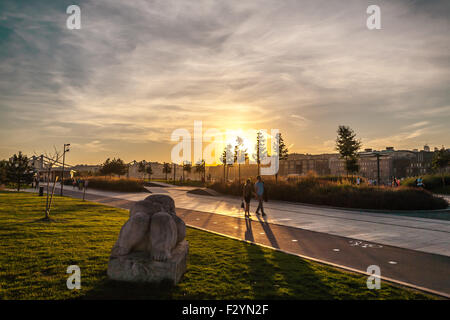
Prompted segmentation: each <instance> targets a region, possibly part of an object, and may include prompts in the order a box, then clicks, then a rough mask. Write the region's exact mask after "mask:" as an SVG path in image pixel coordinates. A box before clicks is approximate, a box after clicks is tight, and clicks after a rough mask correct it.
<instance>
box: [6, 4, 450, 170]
mask: <svg viewBox="0 0 450 320" xmlns="http://www.w3.org/2000/svg"><path fill="white" fill-rule="evenodd" d="M71 4H76V5H78V6H79V7H80V8H81V29H79V30H70V29H68V28H67V26H66V20H67V18H68V17H69V14H67V13H66V9H67V7H68V6H69V5H71ZM370 4H377V5H378V6H379V7H380V9H381V29H380V30H369V29H368V28H367V26H366V20H367V18H368V17H369V14H367V13H366V9H367V7H368V5H370ZM449 34H450V1H447V0H442V1H433V0H427V1H413V0H409V1H407V0H398V1H395V0H389V1H381V0H380V1H378V0H376V1H365V0H360V1H354V0H347V1H345V2H344V1H341V0H328V1H322V0H227V1H224V0H221V1H215V0H196V1H187V0H183V1H172V0H154V1H151V0H149V1H141V0H135V1H121V0H95V1H65V0H62V1H44V0H41V1H9V0H6V1H5V0H2V1H1V2H0V74H1V77H0V159H2V158H8V157H10V156H11V155H12V154H14V153H16V152H18V151H19V150H21V151H23V152H24V153H26V154H27V155H28V156H31V155H33V154H37V155H39V154H41V153H43V152H47V153H50V152H52V150H53V149H54V147H56V148H57V149H59V150H62V145H63V144H64V143H70V144H71V150H70V152H69V154H68V155H67V158H66V159H67V162H68V163H70V164H81V163H83V164H97V163H101V162H103V161H104V160H105V159H106V158H107V157H111V158H113V157H120V158H122V159H124V160H125V161H132V160H137V161H139V160H143V159H145V160H147V161H150V160H151V161H170V156H171V150H172V148H173V146H174V144H175V142H173V141H171V135H172V132H173V131H174V130H176V129H180V128H184V129H187V130H189V131H190V132H191V133H192V134H193V129H194V121H202V123H203V130H208V129H214V128H216V129H218V130H219V131H220V132H225V131H226V130H240V129H243V130H247V129H255V130H257V129H266V130H270V129H273V128H276V129H279V130H280V132H281V133H282V136H283V137H284V140H285V142H286V144H287V145H288V147H289V151H290V152H298V153H312V154H317V153H328V152H335V149H334V147H335V139H336V130H337V127H338V126H339V125H348V126H350V127H351V128H352V129H353V130H354V131H355V132H356V133H357V136H358V137H359V138H360V139H361V140H362V143H363V147H364V148H374V149H384V148H385V147H386V146H394V147H395V148H396V149H414V148H418V149H421V148H422V147H423V145H424V144H429V145H430V146H431V147H432V148H433V147H435V146H437V147H441V146H442V145H445V146H447V147H449V146H450V129H449V128H450V126H449V123H450V36H449Z"/></svg>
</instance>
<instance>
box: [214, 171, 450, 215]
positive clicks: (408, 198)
mask: <svg viewBox="0 0 450 320" xmlns="http://www.w3.org/2000/svg"><path fill="white" fill-rule="evenodd" d="M265 186H266V187H267V190H268V197H269V201H270V199H273V200H284V201H292V202H302V203H309V204H318V205H328V206H336V207H344V208H360V209H379V210H433V209H445V208H447V207H448V204H447V202H446V201H445V200H444V199H441V198H439V197H436V196H433V194H431V193H430V192H428V191H426V190H420V189H417V188H408V187H400V188H389V187H374V186H367V185H361V186H356V185H353V184H350V183H345V182H344V183H339V182H333V181H329V180H321V179H320V178H303V179H299V180H298V181H292V182H287V181H279V182H278V183H275V182H274V181H270V180H269V181H266V182H265ZM209 187H210V188H211V189H214V190H216V191H218V192H220V193H224V194H230V195H236V196H241V195H242V191H241V190H242V185H240V184H238V183H227V184H224V183H214V184H211V185H210V186H209Z"/></svg>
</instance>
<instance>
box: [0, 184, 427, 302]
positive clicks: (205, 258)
mask: <svg viewBox="0 0 450 320" xmlns="http://www.w3.org/2000/svg"><path fill="white" fill-rule="evenodd" d="M44 205H45V198H39V197H38V196H37V195H35V194H27V193H10V192H0V239H1V242H0V299H69V298H84V299H103V298H113V299H428V298H432V297H430V296H428V295H424V294H422V293H420V292H417V291H413V290H409V289H404V288H400V287H396V286H392V285H389V284H387V283H385V282H383V283H382V285H381V289H380V290H368V289H367V287H366V277H365V276H362V275H357V274H353V273H348V272H342V271H340V270H337V269H335V268H332V267H328V266H324V265H321V264H318V263H314V262H310V261H308V260H304V259H301V258H299V257H296V256H292V255H287V254H284V253H281V252H278V251H274V250H270V249H266V248H262V247H260V246H257V245H252V244H247V243H244V242H241V241H237V240H233V239H229V238H226V237H222V236H218V235H214V234H211V233H208V232H203V231H199V230H196V229H192V228H188V230H187V240H188V241H189V243H190V252H189V262H188V270H187V273H186V274H185V276H184V278H183V280H182V282H181V283H179V284H178V285H177V286H170V285H168V284H162V285H136V284H126V283H121V282H115V281H110V280H108V279H107V276H106V269H107V263H108V258H109V253H110V250H111V248H112V246H113V244H114V242H115V240H116V238H117V236H118V233H119V230H120V228H121V226H122V224H123V223H124V222H125V221H126V220H127V218H128V212H127V211H126V210H122V209H116V208H111V207H107V206H104V205H99V204H95V203H91V202H82V201H80V200H76V199H71V198H66V197H63V198H62V197H56V199H55V203H54V208H53V211H52V219H53V221H52V222H43V221H41V220H40V219H41V218H42V217H43V212H44ZM72 264H76V265H78V266H79V267H80V268H81V290H68V289H67V287H66V279H67V277H68V276H69V275H68V274H66V269H67V267H68V266H69V265H72Z"/></svg>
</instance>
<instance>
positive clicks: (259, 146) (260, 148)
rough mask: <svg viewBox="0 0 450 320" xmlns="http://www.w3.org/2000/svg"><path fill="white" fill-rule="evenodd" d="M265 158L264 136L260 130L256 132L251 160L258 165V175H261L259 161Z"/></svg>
mask: <svg viewBox="0 0 450 320" xmlns="http://www.w3.org/2000/svg"><path fill="white" fill-rule="evenodd" d="M266 158H267V149H266V138H265V137H264V134H263V132H262V131H258V132H257V133H256V145H255V154H253V160H255V161H256V163H257V165H258V176H259V175H261V161H263V160H264V159H266Z"/></svg>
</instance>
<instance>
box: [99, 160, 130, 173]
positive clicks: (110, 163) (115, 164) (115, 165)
mask: <svg viewBox="0 0 450 320" xmlns="http://www.w3.org/2000/svg"><path fill="white" fill-rule="evenodd" d="M100 173H101V174H103V175H109V176H112V175H113V174H117V175H118V176H119V177H120V176H122V175H124V174H126V173H127V165H126V164H125V163H124V162H123V160H121V159H120V158H118V159H116V158H114V159H113V160H110V159H109V158H108V159H106V161H105V162H104V163H103V164H102V167H101V169H100Z"/></svg>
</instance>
